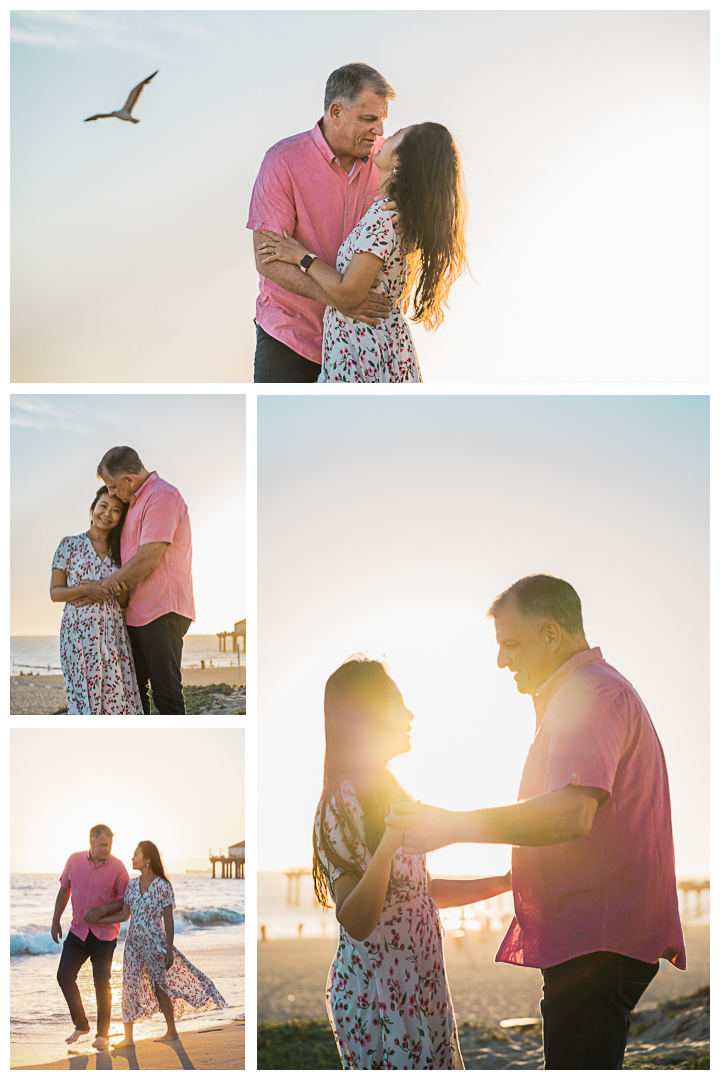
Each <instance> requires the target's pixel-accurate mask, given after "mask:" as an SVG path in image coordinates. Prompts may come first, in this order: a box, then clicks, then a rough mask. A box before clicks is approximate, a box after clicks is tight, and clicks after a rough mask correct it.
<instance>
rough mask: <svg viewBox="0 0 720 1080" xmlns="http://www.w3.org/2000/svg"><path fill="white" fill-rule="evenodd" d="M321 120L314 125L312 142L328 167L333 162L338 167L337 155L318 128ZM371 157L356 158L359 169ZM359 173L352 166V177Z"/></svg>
mask: <svg viewBox="0 0 720 1080" xmlns="http://www.w3.org/2000/svg"><path fill="white" fill-rule="evenodd" d="M321 120H322V117H321V118H320V120H318V122H317V124H316V125H315V127H314V128H313V130H312V137H313V142H314V143H315V145H316V146H317V148H318V149H319V151H320V153H321V154H322V156H323V157H324V158H325V160H326V161H327V162H328V163H329V164H330V165H332V163H333V162H334V161H337V163H338V165H340V161H339V159H338V156H337V154H336V153H335V151H334V150H333V149H332V147H331V146H330V144H329V142H328V141H327V139H326V138H325V136H324V135H323V133H322V128H321V127H320V122H321ZM371 157H372V155H371V154H368V156H367V157H364V158H357V159H356V160H357V161H359V162H360V163H361V165H360V167H362V166H363V165H367V163H368V161H370V158H371ZM340 167H341V168H342V166H340ZM343 172H345V170H344V169H343ZM359 172H360V169H359V168H358V167H357V166H354V167H353V177H354V176H356V175H357V174H358V173H359Z"/></svg>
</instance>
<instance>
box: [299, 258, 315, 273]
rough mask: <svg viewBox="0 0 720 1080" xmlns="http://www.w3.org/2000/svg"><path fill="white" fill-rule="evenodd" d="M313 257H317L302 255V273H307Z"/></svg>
mask: <svg viewBox="0 0 720 1080" xmlns="http://www.w3.org/2000/svg"><path fill="white" fill-rule="evenodd" d="M313 259H317V255H304V256H303V257H302V259H301V260H300V269H301V270H302V272H303V274H307V272H308V270H309V269H310V265H311V263H312V262H313Z"/></svg>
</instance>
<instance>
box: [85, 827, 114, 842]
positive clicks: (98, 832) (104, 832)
mask: <svg viewBox="0 0 720 1080" xmlns="http://www.w3.org/2000/svg"><path fill="white" fill-rule="evenodd" d="M114 835H115V834H114V833H113V831H112V829H111V828H110V826H109V825H93V827H92V829H91V830H90V839H91V840H97V838H98V836H114Z"/></svg>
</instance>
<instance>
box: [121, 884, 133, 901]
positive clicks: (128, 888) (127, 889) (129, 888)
mask: <svg viewBox="0 0 720 1080" xmlns="http://www.w3.org/2000/svg"><path fill="white" fill-rule="evenodd" d="M131 893H132V881H128V883H127V885H126V886H125V895H124V896H123V900H124V901H125V903H126V904H127V906H128V907H130V898H131Z"/></svg>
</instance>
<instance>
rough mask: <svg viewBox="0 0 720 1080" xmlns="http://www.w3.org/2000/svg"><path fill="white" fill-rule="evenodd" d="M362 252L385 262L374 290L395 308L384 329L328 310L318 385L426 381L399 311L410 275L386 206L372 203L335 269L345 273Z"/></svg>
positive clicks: (345, 242)
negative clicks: (389, 300)
mask: <svg viewBox="0 0 720 1080" xmlns="http://www.w3.org/2000/svg"><path fill="white" fill-rule="evenodd" d="M360 251H369V252H371V254H373V255H377V256H378V257H379V258H381V259H382V268H381V270H380V274H379V276H378V278H377V279H376V281H375V283H374V285H373V289H374V290H375V291H376V292H380V293H383V294H384V295H385V296H390V297H392V299H393V301H394V303H393V306H392V310H391V311H390V314H389V315H388V317H387V318H386V319H383V320H382V322H381V323H380V325H379V326H370V325H369V323H364V322H356V321H355V320H354V319H346V318H345V316H344V315H341V314H340V312H339V311H336V310H335V308H331V307H328V308H326V309H325V318H324V322H323V359H322V367H321V370H320V376H319V378H318V382H356V383H361V382H363V383H364V382H380V383H394V382H422V377H421V375H420V370H419V368H418V364H417V357H416V355H415V346H414V345H413V339H412V335H411V334H410V327H409V326H408V324H407V322H406V320H405V316H404V315H403V313H402V312H401V310H400V308H399V307H398V303H399V300H400V297H401V295H402V291H403V288H404V287H405V280H406V277H407V267H406V261H405V252H404V251H403V247H402V244H401V242H400V238H399V237H398V235H397V233H396V232H395V226H394V225H393V223H392V215H391V212H390V211H389V210H383V209H382V202H375V203H373V205H372V206H371V207H370V209H369V210H368V212H367V213H366V214H365V216H364V217H363V218H362V220H361V221H360V222H359V223H358V224H357V225H356V226H355V228H354V229H353V231H352V232H351V233H350V235H349V236H348V237H347V239H346V240H345V241H344V242H343V244H342V247H341V248H340V250H339V252H338V256H337V262H336V269H337V270H339V271H340V273H341V274H344V273H345V272H346V270H347V268H348V267H349V265H350V262H351V261H352V257H353V255H354V254H355V252H360Z"/></svg>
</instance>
